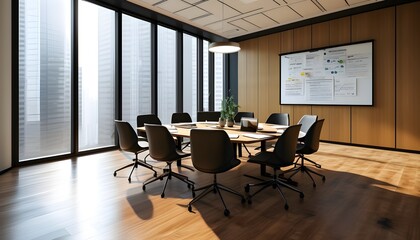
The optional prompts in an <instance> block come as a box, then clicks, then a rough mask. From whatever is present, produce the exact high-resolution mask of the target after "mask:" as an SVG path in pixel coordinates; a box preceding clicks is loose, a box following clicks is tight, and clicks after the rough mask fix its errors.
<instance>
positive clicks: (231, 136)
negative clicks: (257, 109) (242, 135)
mask: <svg viewBox="0 0 420 240" xmlns="http://www.w3.org/2000/svg"><path fill="white" fill-rule="evenodd" d="M228 136H229V138H230V139H235V138H238V137H239V134H232V133H229V134H228Z"/></svg>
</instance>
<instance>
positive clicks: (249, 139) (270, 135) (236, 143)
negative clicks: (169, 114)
mask: <svg viewBox="0 0 420 240" xmlns="http://www.w3.org/2000/svg"><path fill="white" fill-rule="evenodd" d="M164 126H166V127H167V128H168V130H169V132H170V133H171V135H172V136H174V137H176V138H177V139H178V141H177V147H178V149H181V145H182V138H189V137H190V132H191V129H193V128H194V129H219V130H224V131H225V132H226V133H227V134H228V136H229V138H230V141H231V143H232V145H233V148H234V153H235V158H236V157H238V156H239V157H242V154H241V147H242V146H241V144H253V143H261V147H260V150H261V151H266V142H267V141H269V140H275V139H277V138H278V137H279V136H280V135H281V133H282V132H283V131H284V129H286V128H287V127H288V126H285V125H275V124H267V123H259V124H258V130H257V132H246V131H241V127H240V126H239V125H234V126H233V127H219V125H218V123H217V122H194V123H191V122H189V123H176V124H170V125H164ZM137 129H138V130H140V131H145V128H144V127H139V128H137ZM177 165H178V166H181V161H177ZM260 174H261V175H262V176H267V175H268V174H267V172H266V166H265V165H261V168H260Z"/></svg>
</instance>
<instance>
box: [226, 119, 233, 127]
mask: <svg viewBox="0 0 420 240" xmlns="http://www.w3.org/2000/svg"><path fill="white" fill-rule="evenodd" d="M227 126H228V127H233V120H232V119H228V120H227Z"/></svg>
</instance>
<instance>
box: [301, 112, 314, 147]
mask: <svg viewBox="0 0 420 240" xmlns="http://www.w3.org/2000/svg"><path fill="white" fill-rule="evenodd" d="M317 120H318V116H317V115H303V116H302V118H301V119H300V120H299V122H298V123H297V124H302V127H301V129H300V131H301V132H303V133H305V135H306V132H308V130H309V128H310V127H311V126H312V124H314V123H315V122H316V121H317ZM305 135H304V136H301V137H299V139H298V141H300V142H303V141H304V140H305Z"/></svg>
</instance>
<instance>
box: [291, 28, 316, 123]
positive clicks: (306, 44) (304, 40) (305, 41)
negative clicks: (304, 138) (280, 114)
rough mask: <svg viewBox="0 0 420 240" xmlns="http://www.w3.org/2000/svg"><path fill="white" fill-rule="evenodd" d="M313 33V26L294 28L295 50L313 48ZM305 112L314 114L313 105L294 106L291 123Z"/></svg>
mask: <svg viewBox="0 0 420 240" xmlns="http://www.w3.org/2000/svg"><path fill="white" fill-rule="evenodd" d="M311 35H312V27H311V26H305V27H300V28H296V29H294V30H293V51H300V50H308V49H311V46H312V42H311V38H312V36H311ZM305 114H312V107H311V106H310V105H305V106H300V105H299V106H298V105H295V106H293V116H290V120H291V123H297V122H298V121H299V119H300V118H301V117H302V116H303V115H305Z"/></svg>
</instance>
